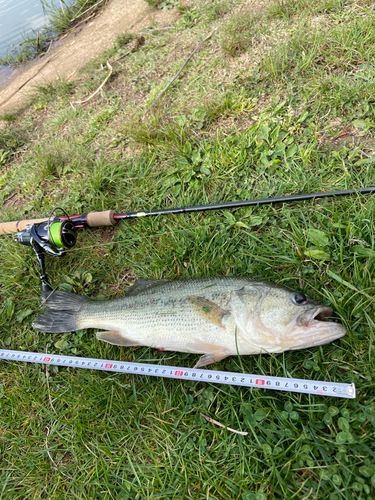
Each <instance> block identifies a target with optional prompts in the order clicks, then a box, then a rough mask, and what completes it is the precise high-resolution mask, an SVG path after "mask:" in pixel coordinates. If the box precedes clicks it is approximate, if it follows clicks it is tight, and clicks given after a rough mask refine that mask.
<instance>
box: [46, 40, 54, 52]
mask: <svg viewBox="0 0 375 500" xmlns="http://www.w3.org/2000/svg"><path fill="white" fill-rule="evenodd" d="M52 44H53V39H52V40H51V43H50V44H49V47H48V50H47V52H46V55H47V54H48V52H49V49H50V48H51V47H52Z"/></svg>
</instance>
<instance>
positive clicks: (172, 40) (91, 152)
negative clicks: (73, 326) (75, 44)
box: [0, 1, 375, 500]
mask: <svg viewBox="0 0 375 500" xmlns="http://www.w3.org/2000/svg"><path fill="white" fill-rule="evenodd" d="M219 7H220V6H219V4H218V3H217V2H216V3H215V2H198V1H197V2H195V1H189V2H186V3H185V4H184V5H183V6H181V7H180V8H179V10H180V13H181V16H180V18H179V19H178V20H177V22H176V24H175V25H174V26H172V27H171V28H170V29H169V30H159V31H152V32H147V31H145V33H144V36H145V38H146V43H145V44H144V46H142V47H141V48H140V49H139V50H138V51H136V52H133V53H131V54H130V55H129V56H127V57H126V59H125V58H124V59H123V60H121V64H120V63H116V65H115V66H114V72H113V75H112V77H111V79H110V81H109V82H108V83H107V84H106V86H105V87H104V88H103V89H102V92H101V93H100V94H99V95H97V96H96V97H95V99H92V100H91V101H90V102H89V103H88V104H87V105H86V106H82V107H80V106H78V105H76V104H74V109H73V107H72V106H71V104H70V102H72V103H73V102H76V101H78V100H80V99H82V98H83V97H85V96H87V95H89V94H90V93H91V92H92V91H93V90H95V89H96V88H97V87H98V86H99V85H100V83H101V82H102V81H103V79H104V77H105V75H106V74H107V69H106V67H105V63H106V61H107V60H112V59H116V57H119V56H120V55H122V54H123V53H124V52H126V50H127V47H126V46H124V44H126V43H128V42H129V41H130V39H129V41H126V40H127V38H126V37H128V38H129V34H126V36H125V35H124V39H123V41H122V42H120V41H119V39H117V41H114V46H113V47H112V48H110V49H109V50H108V51H106V52H105V53H104V54H101V55H98V58H96V60H94V61H92V62H91V63H90V64H89V65H88V66H87V67H86V68H85V69H84V70H83V71H82V72H81V73H80V75H79V76H78V77H77V80H76V81H75V82H73V83H69V84H68V83H67V82H64V81H57V82H55V83H53V84H52V83H46V84H45V85H43V87H39V88H36V89H34V92H33V95H32V96H30V100H29V101H28V104H27V105H25V107H24V108H23V109H21V110H18V111H17V110H15V111H13V112H11V113H8V114H5V115H3V116H2V117H1V119H2V122H0V123H4V125H5V127H4V128H0V175H1V177H0V183H1V187H2V192H1V220H3V221H7V220H19V219H22V218H26V217H27V218H32V217H38V216H45V215H48V214H49V213H50V211H51V210H52V209H53V208H54V207H55V206H62V207H63V208H65V209H66V210H67V211H68V212H69V213H71V214H73V213H81V212H83V213H86V212H89V211H91V210H104V209H108V208H113V209H115V210H116V211H117V212H124V211H138V210H145V209H150V210H152V209H157V208H170V207H177V206H189V205H199V204H206V203H213V202H225V201H232V200H239V199H250V198H262V197H268V196H281V195H287V194H293V193H309V192H315V191H329V190H338V189H346V188H353V187H364V186H368V185H373V183H374V181H373V179H374V170H375V159H374V151H375V143H374V127H375V125H374V119H373V116H374V103H373V79H374V75H373V70H374V67H375V54H374V50H373V38H374V33H375V31H374V28H373V26H375V24H374V15H373V11H372V10H371V8H370V5H369V4H368V3H366V2H355V1H351V2H347V3H345V4H343V3H342V2H323V1H322V2H319V5H318V7H317V8H318V16H319V22H317V21H316V17H317V13H316V11H315V9H314V8H313V7H312V4H308V3H307V2H302V1H301V2H277V3H272V4H267V6H266V7H265V8H264V10H263V11H262V12H260V13H259V18H258V17H257V20H256V23H255V24H254V25H251V26H250V29H251V30H252V29H255V28H254V26H258V27H260V28H261V29H263V32H262V33H261V36H260V35H259V36H258V38H257V39H256V40H255V42H254V41H252V42H251V43H249V44H248V45H246V46H243V48H241V51H240V52H237V51H234V52H233V54H232V55H231V54H230V53H229V52H228V51H227V50H226V48H225V47H224V46H223V40H224V37H228V39H227V42H228V46H230V44H232V46H235V44H236V43H237V42H236V40H237V36H238V35H239V31H238V30H236V29H233V30H232V31H230V30H229V29H228V26H237V25H238V23H239V22H240V20H241V17H240V14H239V13H240V12H241V11H242V9H243V8H244V6H243V4H242V2H228V3H225V6H224V7H225V9H224V10H223V11H222V14H221V16H219V15H218V14H217V12H219V10H220V9H219ZM257 15H258V14H257ZM241 22H242V21H241ZM244 22H245V21H244ZM236 23H237V24H236ZM169 26H170V25H169ZM214 27H218V31H217V34H215V35H214V37H213V38H212V39H211V41H210V42H209V43H208V44H206V45H205V46H204V47H203V48H202V50H201V51H200V52H199V53H197V54H196V55H195V57H194V58H193V59H192V60H191V61H190V63H189V64H188V65H187V66H186V68H185V69H184V71H183V73H182V74H181V78H180V79H179V80H178V81H176V82H175V84H174V85H173V86H172V87H171V88H170V89H169V90H168V92H166V94H165V95H164V97H163V98H162V99H161V100H160V102H159V103H158V104H157V106H155V107H154V109H153V110H152V111H151V112H150V113H149V114H148V115H147V116H146V118H145V119H143V120H142V116H143V114H144V111H145V110H146V109H147V107H148V106H149V105H150V104H151V102H152V101H153V99H154V98H155V97H156V96H157V95H158V93H159V92H160V90H161V89H162V88H164V87H165V85H166V84H167V83H168V82H169V81H170V80H171V79H172V77H173V76H174V75H175V73H176V72H177V71H178V69H179V68H180V67H181V65H182V64H183V62H184V61H185V59H186V58H187V56H188V55H189V54H190V52H191V51H192V50H193V49H194V48H195V47H196V46H197V45H198V43H199V42H200V41H201V40H202V39H203V38H204V37H205V36H207V34H208V33H209V32H210V31H212V29H213V28H214ZM153 29H154V27H153ZM275 33H277V34H278V36H276V37H275V36H274V34H275ZM259 44H260V45H259ZM262 44H264V45H262ZM259 47H261V48H264V50H263V49H262V50H260V49H259ZM102 66H103V68H104V69H103V68H102ZM12 195H14V196H13V197H11V198H9V197H10V196H12ZM374 216H375V198H374V196H373V195H367V196H352V197H345V198H338V199H330V200H328V199H322V200H315V201H307V202H302V203H295V204H285V205H273V206H271V205H268V206H262V207H252V208H243V209H238V210H232V211H214V212H205V213H195V214H181V215H171V216H168V217H159V218H144V219H139V220H137V221H136V222H130V223H125V222H123V223H121V225H119V226H118V227H116V228H114V229H113V228H103V229H98V230H95V231H91V230H90V231H89V230H87V231H81V232H80V233H79V239H78V244H77V246H76V247H75V248H74V249H73V250H72V251H69V252H68V254H67V255H66V256H65V257H64V258H63V259H53V258H47V269H48V273H49V276H50V280H51V283H52V284H53V285H54V286H56V287H59V288H60V289H62V290H67V291H73V292H75V293H81V294H86V295H88V296H90V297H95V298H97V299H104V298H105V299H108V298H114V297H120V296H122V295H123V294H124V293H125V291H126V289H127V288H128V286H130V283H132V282H133V281H134V279H135V278H136V277H137V278H145V279H160V278H170V279H182V278H193V277H204V276H226V275H232V276H247V277H249V278H250V279H254V280H260V279H262V280H271V281H274V282H276V283H279V284H282V285H284V286H288V287H290V288H292V289H294V290H298V291H301V290H303V292H304V293H306V294H307V295H309V296H310V297H312V298H314V299H315V300H317V301H319V302H321V303H323V304H327V305H328V304H330V305H332V307H333V309H334V312H335V316H336V317H339V318H340V319H341V321H342V322H343V324H344V325H345V327H346V329H347V336H345V337H343V338H342V339H340V340H338V341H336V342H333V343H330V344H327V345H324V346H321V347H317V348H313V349H305V350H301V351H290V352H286V353H284V354H277V355H260V356H242V357H241V359H238V358H236V357H232V358H229V359H226V360H223V361H222V362H220V363H218V364H217V365H215V366H214V367H213V368H216V369H220V370H228V371H237V372H240V371H242V370H245V371H247V372H249V373H259V374H269V375H278V376H282V377H297V378H308V379H319V380H328V381H336V382H355V384H356V387H357V394H358V395H357V399H355V400H345V399H335V398H323V397H321V396H313V395H311V396H307V395H299V394H292V393H279V392H272V391H267V390H262V389H242V388H238V387H230V386H215V385H213V384H212V385H211V384H201V383H199V382H183V381H181V382H179V381H174V380H173V381H172V380H163V379H154V378H147V377H128V376H126V375H120V374H113V375H112V374H111V375H109V374H106V373H93V372H90V371H86V370H81V371H78V370H74V369H67V368H57V367H49V368H48V383H47V374H46V368H45V367H43V366H39V365H27V364H20V363H19V364H16V363H12V362H5V361H2V362H1V363H0V373H1V380H0V436H1V439H0V447H1V454H0V457H1V458H0V464H1V465H0V498H4V499H12V500H13V499H24V498H29V497H30V496H31V495H32V497H33V498H35V499H38V500H39V499H44V498H57V499H60V498H66V496H67V495H69V496H70V497H72V498H77V499H82V498H84V499H96V498H105V499H116V500H117V499H121V500H122V499H134V500H135V499H142V500H143V499H154V498H155V499H156V498H160V499H171V500H172V499H176V500H177V499H190V498H192V499H194V500H195V499H202V500H203V499H205V500H206V499H211V500H213V499H220V500H221V499H228V500H234V499H240V500H279V499H284V498H285V499H288V500H289V499H293V498H294V499H296V498H301V499H306V500H307V498H309V499H314V500H320V499H321V498H327V499H328V500H367V499H368V498H373V497H374V492H375V467H374V458H375V449H374V444H373V443H374V437H375V398H374V394H373V385H374V384H373V381H374V379H375V363H374V356H373V354H374V349H375V343H374V341H375V337H374V314H375V302H374V299H373V296H374V286H375V285H374V283H375V281H374V280H375V234H374ZM0 285H1V288H0V294H1V304H2V309H1V310H0V325H1V331H2V335H1V337H0V347H1V348H4V349H17V350H29V351H37V352H46V351H48V352H49V353H56V354H59V353H65V354H68V355H78V356H83V357H85V356H91V357H98V358H110V359H119V360H120V359H121V360H124V361H143V362H152V363H160V364H164V365H176V366H193V365H194V363H195V362H196V361H197V357H198V356H195V355H189V354H184V353H174V352H168V353H167V352H160V351H157V350H154V349H151V348H121V347H116V346H110V345H108V344H104V343H100V342H98V341H97V340H96V337H95V335H94V332H93V331H78V332H74V333H70V334H62V335H52V334H42V333H39V332H36V331H35V330H34V329H33V328H32V326H31V323H32V321H33V318H34V317H35V314H36V313H37V312H38V310H39V295H40V284H39V269H38V265H37V262H36V259H35V256H34V254H33V252H32V250H31V249H30V248H27V247H24V246H21V245H18V246H17V244H16V243H15V242H14V241H13V239H12V237H11V236H9V237H2V238H1V239H0ZM201 412H202V413H204V414H206V415H209V416H211V417H212V418H214V419H215V420H218V421H220V422H221V423H223V424H224V425H226V426H229V427H232V428H234V429H238V430H241V431H247V432H248V433H249V434H248V435H247V436H239V435H236V434H233V433H231V432H229V431H227V430H225V429H221V428H219V427H216V426H214V425H212V424H210V423H209V422H207V421H205V420H204V419H203V418H202V417H200V413H201ZM47 450H48V451H47ZM31 492H32V493H31Z"/></svg>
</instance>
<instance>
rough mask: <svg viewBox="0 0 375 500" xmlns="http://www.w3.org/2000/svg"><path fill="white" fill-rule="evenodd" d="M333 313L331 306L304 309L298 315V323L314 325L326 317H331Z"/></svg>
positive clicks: (307, 325)
mask: <svg viewBox="0 0 375 500" xmlns="http://www.w3.org/2000/svg"><path fill="white" fill-rule="evenodd" d="M332 314H333V309H332V307H329V306H320V307H314V308H312V309H308V310H307V311H304V312H303V313H302V314H300V315H299V316H298V317H297V325H299V326H306V327H309V326H313V325H315V324H317V323H319V322H321V321H326V319H327V318H330V317H331V316H332Z"/></svg>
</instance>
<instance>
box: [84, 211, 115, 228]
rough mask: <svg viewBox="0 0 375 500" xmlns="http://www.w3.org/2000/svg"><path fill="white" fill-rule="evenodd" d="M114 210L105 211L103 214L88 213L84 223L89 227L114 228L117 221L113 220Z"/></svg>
mask: <svg viewBox="0 0 375 500" xmlns="http://www.w3.org/2000/svg"><path fill="white" fill-rule="evenodd" d="M115 214H116V212H115V211H114V210H105V211H104V212H90V213H89V214H87V217H86V222H87V225H88V226H89V227H100V226H115V225H116V224H117V221H116V220H115V218H114V215H115Z"/></svg>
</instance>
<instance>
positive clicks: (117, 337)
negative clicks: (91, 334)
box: [96, 330, 140, 347]
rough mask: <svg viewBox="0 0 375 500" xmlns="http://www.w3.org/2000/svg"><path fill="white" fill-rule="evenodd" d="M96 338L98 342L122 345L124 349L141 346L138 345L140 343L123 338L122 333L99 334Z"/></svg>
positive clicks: (108, 332)
mask: <svg viewBox="0 0 375 500" xmlns="http://www.w3.org/2000/svg"><path fill="white" fill-rule="evenodd" d="M96 338H97V339H98V340H104V342H108V344H113V345H122V346H124V347H133V346H139V345H140V344H138V342H134V341H133V340H128V339H127V338H125V337H123V336H122V335H121V334H120V332H118V331H115V330H113V331H104V332H98V333H97V334H96Z"/></svg>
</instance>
